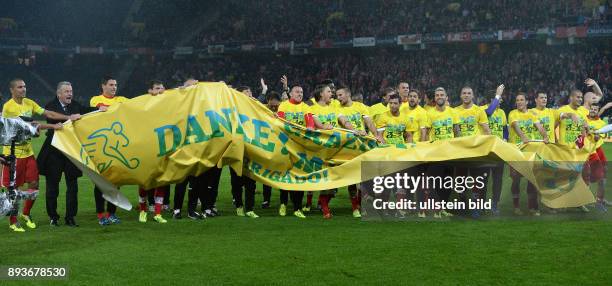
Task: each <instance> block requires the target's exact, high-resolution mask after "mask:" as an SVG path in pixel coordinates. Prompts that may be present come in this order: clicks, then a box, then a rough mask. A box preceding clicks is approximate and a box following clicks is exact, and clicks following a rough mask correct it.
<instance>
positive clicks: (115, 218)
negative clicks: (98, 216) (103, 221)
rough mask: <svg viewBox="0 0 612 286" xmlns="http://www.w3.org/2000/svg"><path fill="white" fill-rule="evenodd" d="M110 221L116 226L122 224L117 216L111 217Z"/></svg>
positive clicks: (109, 217)
mask: <svg viewBox="0 0 612 286" xmlns="http://www.w3.org/2000/svg"><path fill="white" fill-rule="evenodd" d="M108 220H109V221H110V222H112V223H114V224H120V223H121V220H120V219H119V217H117V216H116V215H115V214H112V215H109V216H108Z"/></svg>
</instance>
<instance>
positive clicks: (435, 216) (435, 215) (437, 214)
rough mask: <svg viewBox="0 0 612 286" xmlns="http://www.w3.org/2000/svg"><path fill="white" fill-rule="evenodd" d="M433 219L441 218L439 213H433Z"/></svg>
mask: <svg viewBox="0 0 612 286" xmlns="http://www.w3.org/2000/svg"><path fill="white" fill-rule="evenodd" d="M433 217H434V218H442V215H441V214H440V213H439V212H437V213H434V215H433Z"/></svg>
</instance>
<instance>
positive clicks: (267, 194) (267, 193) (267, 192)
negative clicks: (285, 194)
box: [263, 185, 272, 202]
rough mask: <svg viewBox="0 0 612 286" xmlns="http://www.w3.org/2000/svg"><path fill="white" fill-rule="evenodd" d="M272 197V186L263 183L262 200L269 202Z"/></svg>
mask: <svg viewBox="0 0 612 286" xmlns="http://www.w3.org/2000/svg"><path fill="white" fill-rule="evenodd" d="M271 199H272V187H270V186H268V185H263V201H264V202H270V200H271Z"/></svg>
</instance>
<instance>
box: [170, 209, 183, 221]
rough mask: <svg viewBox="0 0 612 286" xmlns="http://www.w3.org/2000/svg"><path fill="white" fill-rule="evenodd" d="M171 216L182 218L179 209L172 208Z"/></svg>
mask: <svg viewBox="0 0 612 286" xmlns="http://www.w3.org/2000/svg"><path fill="white" fill-rule="evenodd" d="M172 218H173V219H182V218H183V216H182V215H181V210H174V211H173V213H172Z"/></svg>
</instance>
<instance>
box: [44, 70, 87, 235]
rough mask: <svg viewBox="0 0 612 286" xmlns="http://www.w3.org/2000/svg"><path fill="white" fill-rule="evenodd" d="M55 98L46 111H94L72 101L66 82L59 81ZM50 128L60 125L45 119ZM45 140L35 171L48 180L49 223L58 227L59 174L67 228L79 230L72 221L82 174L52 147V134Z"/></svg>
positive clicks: (48, 134)
mask: <svg viewBox="0 0 612 286" xmlns="http://www.w3.org/2000/svg"><path fill="white" fill-rule="evenodd" d="M56 92H57V98H55V99H53V100H52V101H50V102H49V103H47V105H45V110H51V111H55V112H59V113H61V114H66V115H70V114H84V113H88V112H91V111H94V110H96V109H95V108H91V107H87V106H83V105H81V104H79V103H78V102H76V101H73V100H72V97H73V96H72V84H70V83H69V82H67V81H62V82H60V83H58V85H57V91H56ZM47 122H48V123H50V124H55V123H59V122H61V121H58V120H54V119H49V118H47ZM46 135H47V138H46V139H45V142H44V143H43V145H42V147H41V149H40V153H39V154H38V159H37V162H38V170H39V172H40V174H41V175H43V176H45V177H46V178H47V180H46V195H45V196H46V204H47V214H48V215H49V219H50V220H51V223H50V225H51V226H59V223H58V220H59V214H58V213H57V197H58V195H59V182H60V180H61V178H62V172H64V175H65V177H66V215H65V222H66V225H67V226H72V227H76V226H78V225H77V223H76V222H75V220H74V217H75V216H76V214H77V208H78V200H77V192H78V184H77V178H78V177H80V176H82V175H83V173H82V172H81V170H79V169H78V168H77V167H76V166H75V165H74V164H73V163H72V162H70V160H69V159H68V158H66V156H65V155H64V154H63V153H62V152H60V151H59V150H57V149H56V148H55V147H53V146H51V140H52V139H53V130H51V129H50V130H47V134H46Z"/></svg>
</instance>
